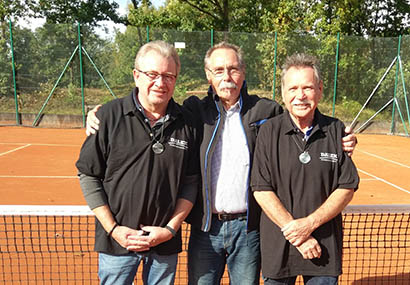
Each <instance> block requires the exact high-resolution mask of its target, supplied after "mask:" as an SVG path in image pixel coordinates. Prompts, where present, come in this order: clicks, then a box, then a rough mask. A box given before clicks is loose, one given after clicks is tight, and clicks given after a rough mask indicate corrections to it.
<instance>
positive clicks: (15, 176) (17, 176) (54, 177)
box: [0, 175, 78, 179]
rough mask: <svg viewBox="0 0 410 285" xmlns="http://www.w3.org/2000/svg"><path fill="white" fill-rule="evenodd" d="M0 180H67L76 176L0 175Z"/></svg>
mask: <svg viewBox="0 0 410 285" xmlns="http://www.w3.org/2000/svg"><path fill="white" fill-rule="evenodd" d="M0 178H51V179H67V178H71V179H72V178H75V179H77V178H78V176H28V175H26V176H24V175H23V176H19V175H0Z"/></svg>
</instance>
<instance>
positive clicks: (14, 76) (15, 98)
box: [9, 19, 21, 125]
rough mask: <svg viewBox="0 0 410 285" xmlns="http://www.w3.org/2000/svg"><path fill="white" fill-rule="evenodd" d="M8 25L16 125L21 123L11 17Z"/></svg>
mask: <svg viewBox="0 0 410 285" xmlns="http://www.w3.org/2000/svg"><path fill="white" fill-rule="evenodd" d="M9 27H10V49H11V69H12V70H13V89H14V104H15V108H16V125H20V124H21V123H20V120H19V104H18V99H17V84H16V67H15V63H14V48H13V29H12V24H11V19H9Z"/></svg>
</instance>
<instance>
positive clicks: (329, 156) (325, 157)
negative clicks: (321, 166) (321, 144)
mask: <svg viewBox="0 0 410 285" xmlns="http://www.w3.org/2000/svg"><path fill="white" fill-rule="evenodd" d="M320 160H321V161H327V162H337V154H336V153H327V152H321V153H320Z"/></svg>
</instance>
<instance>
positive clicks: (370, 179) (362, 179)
mask: <svg viewBox="0 0 410 285" xmlns="http://www.w3.org/2000/svg"><path fill="white" fill-rule="evenodd" d="M375 180H378V179H376V178H360V181H375Z"/></svg>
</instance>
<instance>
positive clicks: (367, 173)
mask: <svg viewBox="0 0 410 285" xmlns="http://www.w3.org/2000/svg"><path fill="white" fill-rule="evenodd" d="M357 170H359V171H360V172H363V173H364V174H366V175H369V176H371V177H373V178H375V179H376V180H380V181H381V182H384V183H386V184H388V185H390V186H392V187H394V188H396V189H398V190H400V191H403V192H406V193H408V194H410V190H406V189H404V188H401V187H400V186H397V185H395V184H393V183H391V182H389V181H387V180H384V179H383V178H380V177H377V176H376V175H373V174H370V173H369V172H366V171H364V170H361V169H359V168H358V169H357Z"/></svg>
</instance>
